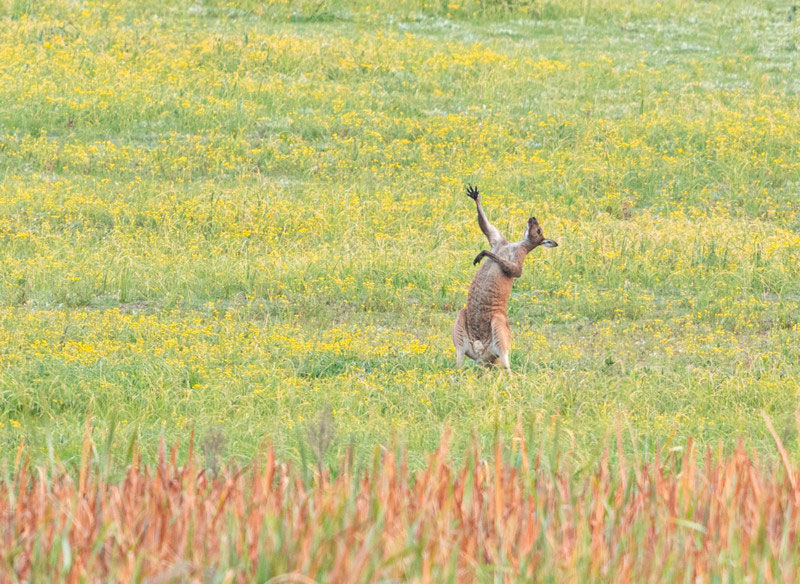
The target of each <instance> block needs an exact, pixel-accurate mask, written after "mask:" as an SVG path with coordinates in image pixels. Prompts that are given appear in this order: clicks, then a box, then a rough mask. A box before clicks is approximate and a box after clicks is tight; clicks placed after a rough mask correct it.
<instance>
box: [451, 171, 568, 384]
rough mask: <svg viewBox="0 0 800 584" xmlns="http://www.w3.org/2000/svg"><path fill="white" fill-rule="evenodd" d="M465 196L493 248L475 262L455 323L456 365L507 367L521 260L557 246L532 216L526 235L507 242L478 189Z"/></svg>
mask: <svg viewBox="0 0 800 584" xmlns="http://www.w3.org/2000/svg"><path fill="white" fill-rule="evenodd" d="M467 196H469V197H470V198H471V199H472V200H474V201H475V206H476V208H477V211H478V225H479V226H480V228H481V231H483V233H484V235H486V238H487V239H488V240H489V245H491V246H492V249H491V251H487V250H483V251H482V252H480V253H479V254H478V255H477V257H476V258H475V260H474V262H473V263H475V264H478V263H480V261H481V260H482V259H483V258H485V257H486V258H489V260H491V261H487V262H486V263H484V264H483V265H482V266H481V267H480V269H479V270H478V273H477V274H475V278H474V279H473V280H472V285H471V286H470V287H469V293H468V294H467V306H466V307H465V308H462V309H461V311H459V313H458V316H457V317H456V322H455V324H454V325H453V344H454V345H455V347H456V365H457V366H458V367H461V364H462V363H463V361H464V355H466V356H467V357H469V358H470V359H474V360H475V361H477V362H478V363H481V364H483V365H492V364H494V363H496V362H497V361H499V362H500V365H501V366H502V367H503V368H505V369H510V368H511V364H510V362H509V360H508V351H509V349H510V348H511V330H510V329H509V327H508V316H507V314H506V309H507V307H508V298H509V296H510V295H511V284H512V283H513V279H514V278H519V277H520V276H521V275H522V262H524V261H525V256H527V255H528V253H530V251H531V250H532V249H534V248H535V247H538V246H540V245H543V246H545V247H556V246H557V245H558V244H557V243H556V242H555V241H553V240H552V239H545V238H544V235H542V228H541V227H540V226H539V222H538V221H537V220H536V217H531V218H530V219H528V224H527V226H526V228H525V235H523V237H522V239H521V240H520V241H517V242H515V243H509V242H508V241H507V240H506V238H505V237H503V235H502V234H501V233H500V231H499V230H498V229H497V227H495V226H494V225H492V224H491V223H489V220H488V219H487V218H486V214H485V213H484V212H483V206H482V205H481V199H480V194H479V193H478V189H476V188H475V187H473V186H472V185H467Z"/></svg>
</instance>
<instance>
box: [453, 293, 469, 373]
mask: <svg viewBox="0 0 800 584" xmlns="http://www.w3.org/2000/svg"><path fill="white" fill-rule="evenodd" d="M464 310H465V309H463V308H462V309H461V310H460V311H459V312H458V315H457V316H456V322H455V323H454V324H453V345H455V348H456V368H457V369H461V365H462V364H463V362H464V353H465V352H466V350H467V327H466V320H467V319H466V315H465V314H464Z"/></svg>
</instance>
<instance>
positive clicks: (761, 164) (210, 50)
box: [0, 1, 800, 465]
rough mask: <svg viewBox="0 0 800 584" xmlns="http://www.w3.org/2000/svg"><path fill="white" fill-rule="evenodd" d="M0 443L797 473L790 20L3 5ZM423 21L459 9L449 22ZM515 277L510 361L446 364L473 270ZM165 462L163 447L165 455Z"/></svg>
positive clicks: (795, 32) (799, 125) (427, 8)
mask: <svg viewBox="0 0 800 584" xmlns="http://www.w3.org/2000/svg"><path fill="white" fill-rule="evenodd" d="M0 6H2V8H0V249H2V262H0V446H1V447H2V455H0V456H2V458H3V459H5V460H8V459H9V458H11V457H13V456H14V453H15V452H16V448H17V446H18V445H19V443H20V441H21V440H22V439H23V438H24V439H25V441H26V443H27V444H28V445H29V447H30V448H29V450H30V452H31V454H32V455H33V456H34V457H38V458H44V457H46V456H48V450H50V451H52V453H53V456H57V457H58V458H62V459H67V460H71V459H74V458H75V457H77V456H78V455H79V453H80V443H81V440H80V436H81V433H82V428H83V424H84V421H85V419H86V418H87V417H91V419H92V420H93V424H94V427H95V428H96V429H97V431H98V432H99V433H100V435H105V432H106V430H107V428H108V426H109V425H110V424H111V423H112V421H116V422H118V423H119V425H120V430H119V431H118V433H117V436H118V444H116V446H115V448H116V450H114V452H116V453H117V454H116V456H119V457H120V458H121V457H123V456H124V449H125V447H126V444H127V440H128V439H129V438H130V436H131V435H133V434H138V435H139V437H140V443H141V444H142V446H143V447H144V448H145V450H146V454H148V455H149V456H152V455H153V454H154V452H155V448H156V444H157V438H158V437H159V436H160V435H162V434H164V435H166V436H167V437H168V439H169V440H181V439H184V438H185V437H186V435H187V434H188V433H189V431H190V430H191V429H192V428H194V429H195V430H196V431H197V433H198V435H199V436H201V437H202V436H205V435H212V434H214V433H216V432H217V431H219V432H221V434H222V436H224V438H223V439H222V441H221V444H222V446H220V447H219V448H222V449H223V450H224V451H225V453H226V454H228V455H232V456H237V457H242V458H248V457H250V456H251V455H252V454H253V453H254V452H256V451H257V450H258V448H259V447H260V444H262V443H263V442H264V441H265V440H269V441H272V442H273V443H274V444H275V446H276V448H277V450H278V453H279V455H280V456H282V457H287V456H288V457H294V458H300V457H301V456H305V455H306V450H307V448H308V446H307V444H306V442H307V440H308V438H307V429H306V428H307V425H308V423H309V420H312V419H314V418H315V417H316V416H317V415H318V413H319V412H320V411H323V410H325V409H326V408H328V407H329V408H331V409H332V411H333V419H334V420H335V424H336V437H335V441H334V446H333V448H331V450H330V451H329V452H328V455H327V456H328V457H329V460H331V461H332V460H336V459H337V455H338V453H340V452H341V451H342V450H343V449H344V448H346V447H347V445H348V444H351V443H352V444H355V445H357V446H363V447H364V452H368V451H370V448H371V447H372V446H374V445H375V444H386V443H388V442H391V441H393V440H397V441H401V442H403V443H405V444H407V445H408V448H409V451H410V458H411V461H412V464H417V465H419V464H421V461H422V460H423V458H424V456H425V455H426V453H427V452H429V451H430V450H431V449H432V448H434V447H435V445H436V444H437V443H438V440H439V436H440V434H441V430H442V428H443V427H445V426H449V427H453V428H454V429H455V438H454V440H455V449H456V451H458V450H459V449H460V448H462V447H463V446H464V445H465V444H467V443H469V442H470V440H472V436H473V435H477V436H478V437H479V439H480V440H481V441H483V442H484V443H487V444H488V443H490V442H491V440H492V437H493V435H494V433H495V432H497V431H500V432H507V431H509V430H510V429H511V428H513V426H514V425H515V424H516V423H517V421H518V419H521V420H522V421H523V423H524V424H525V425H528V426H529V427H533V428H535V429H536V431H537V432H543V433H548V432H555V430H554V428H556V427H558V428H559V430H558V432H559V434H558V435H559V437H560V438H559V439H560V440H562V441H563V442H564V445H565V447H567V448H569V449H571V451H572V452H573V454H574V456H576V457H577V458H578V459H579V460H590V459H594V458H596V456H597V454H598V451H599V448H600V447H601V445H603V444H605V443H606V442H607V438H608V436H609V435H610V433H611V432H612V428H613V427H614V424H615V421H616V420H620V419H621V420H624V421H625V424H626V427H627V429H628V437H627V439H628V441H629V444H628V447H629V448H630V449H632V450H634V449H635V450H636V452H637V453H638V454H640V455H641V456H648V455H649V454H648V453H652V452H653V449H654V448H656V447H662V446H664V445H665V444H666V445H669V444H673V443H682V441H684V440H685V439H686V438H687V437H688V436H690V435H691V436H694V437H695V438H696V439H697V440H698V441H699V442H700V443H701V444H710V445H716V444H717V443H720V442H721V443H722V444H723V445H724V446H725V447H726V448H730V447H732V446H733V444H735V441H736V440H737V439H738V438H739V437H743V438H744V440H745V441H746V443H747V444H748V445H749V446H751V447H753V448H756V449H760V450H763V451H770V452H772V451H773V450H774V448H773V443H772V440H771V438H770V437H769V435H768V434H767V433H766V430H765V428H764V427H763V423H762V422H761V418H760V416H759V415H758V414H759V411H760V410H762V409H763V410H765V411H766V412H768V413H769V415H770V416H771V418H772V419H773V420H774V421H775V423H776V425H777V426H778V429H779V431H781V432H783V437H784V438H785V440H786V443H787V446H789V447H790V448H792V449H794V450H796V449H797V441H796V434H795V432H794V412H795V410H796V409H797V407H798V403H797V401H798V395H797V392H798V388H799V387H800V348H798V346H799V344H798V340H800V324H799V323H800V308H798V301H800V274H799V272H798V269H797V266H798V264H800V214H798V208H799V207H798V203H799V202H800V201H798V195H797V188H798V184H800V148H798V142H797V136H798V135H800V107H798V106H800V99H798V90H799V89H800V86H798V83H797V78H798V70H797V43H798V41H799V39H800V30H799V29H798V25H797V23H796V22H794V21H789V20H788V18H787V16H788V10H789V4H787V3H783V2H767V3H765V4H763V5H761V6H759V7H752V6H749V5H748V4H747V3H738V2H733V3H724V4H717V3H713V2H701V3H697V4H692V3H688V2H686V3H684V2H664V3H659V4H651V3H646V2H627V3H624V4H623V3H620V4H615V3H613V2H591V3H588V2H587V3H575V4H574V5H573V3H566V2H564V3H561V2H541V3H530V4H528V3H517V2H510V3H505V4H500V3H497V4H496V3H490V2H465V3H461V4H458V3H451V5H450V6H448V5H447V4H442V3H430V4H425V3H422V2H419V3H402V4H397V5H395V4H390V3H382V2H379V3H375V4H372V5H369V6H368V5H367V4H366V3H352V4H343V3H337V2H332V1H331V2H322V3H320V4H317V3H312V2H309V3H301V4H296V5H293V6H289V5H286V4H260V3H252V4H246V3H245V4H242V5H228V4H225V5H223V4H214V3H200V2H198V3H196V4H189V3H168V4H161V3H114V4H94V3H87V4H85V5H77V4H76V5H73V4H68V3H59V2H53V3H46V4H42V5H39V4H38V3H37V4H33V3H26V2H4V3H2V4H0ZM453 6H457V7H455V8H453ZM468 181H469V182H473V183H477V184H478V186H479V187H480V188H481V190H482V192H483V193H484V203H485V206H486V209H487V213H488V214H489V216H490V218H491V219H492V220H493V221H494V222H495V223H496V224H497V225H498V226H499V227H500V228H501V230H503V231H504V232H506V233H507V234H508V235H509V236H510V237H514V238H516V237H519V236H521V233H522V230H523V229H524V225H525V220H526V218H527V217H528V216H529V215H531V214H535V215H536V216H537V217H538V218H539V220H540V222H541V223H542V225H543V228H544V231H545V234H546V235H547V236H548V237H553V238H554V239H556V240H558V241H559V243H560V247H558V248H557V249H553V250H537V251H536V252H534V254H533V255H532V256H531V257H529V259H528V260H527V263H526V266H525V271H524V273H523V276H522V278H520V279H519V280H518V281H517V282H516V283H515V287H514V293H513V295H512V299H511V303H510V306H509V318H510V320H511V322H512V343H513V348H512V355H511V361H512V367H513V369H514V370H515V374H514V375H513V376H512V377H506V376H504V375H502V374H501V373H500V372H498V371H488V372H487V371H483V370H482V369H479V368H477V367H474V366H471V364H470V366H468V367H466V368H465V369H464V370H463V371H455V370H454V351H453V349H452V347H451V341H450V327H451V325H452V321H453V319H454V316H455V312H456V311H457V310H458V309H459V308H460V307H461V306H462V305H463V303H464V300H465V297H466V291H467V288H468V286H469V282H470V280H471V278H472V276H473V274H474V271H475V269H474V267H473V266H472V263H471V260H472V258H473V257H474V255H475V253H476V252H477V251H479V250H480V249H481V248H482V247H485V246H486V243H485V241H484V240H483V238H482V236H481V234H480V231H479V229H478V227H477V225H476V222H475V218H474V214H473V209H472V206H471V205H470V203H471V202H470V201H469V200H468V199H467V198H466V196H464V194H463V190H462V187H463V184H464V183H465V182H468ZM184 442H185V441H184Z"/></svg>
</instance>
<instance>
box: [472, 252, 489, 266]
mask: <svg viewBox="0 0 800 584" xmlns="http://www.w3.org/2000/svg"><path fill="white" fill-rule="evenodd" d="M485 257H486V250H483V251H482V252H481V253H479V254H478V255H476V256H475V259H474V260H472V265H473V266H474V265H477V264H479V263H480V261H481V260H482V259H483V258H485Z"/></svg>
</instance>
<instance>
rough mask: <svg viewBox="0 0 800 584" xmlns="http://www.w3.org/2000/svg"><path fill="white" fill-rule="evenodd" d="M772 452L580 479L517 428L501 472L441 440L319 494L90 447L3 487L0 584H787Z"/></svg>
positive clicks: (280, 477) (788, 518) (793, 523)
mask: <svg viewBox="0 0 800 584" xmlns="http://www.w3.org/2000/svg"><path fill="white" fill-rule="evenodd" d="M88 443H89V442H88V441H87V444H88ZM776 443H777V444H778V448H779V450H781V452H780V454H781V460H782V465H781V466H782V467H784V466H785V468H781V467H777V468H768V469H766V470H765V467H763V466H762V465H761V463H759V461H757V460H755V459H754V458H753V457H752V456H751V455H749V454H748V453H747V452H746V451H745V449H744V447H743V446H742V445H741V444H740V445H739V447H738V448H737V449H736V451H735V452H734V453H732V455H730V456H728V457H723V458H720V457H719V456H715V455H713V454H712V453H711V451H710V450H708V451H707V452H706V454H705V457H704V461H703V463H702V464H698V462H697V448H696V447H695V445H694V444H693V443H692V442H691V441H689V443H688V444H687V445H686V447H685V448H684V450H683V456H682V458H680V459H678V458H674V457H667V458H668V459H667V460H663V461H662V460H661V459H660V457H657V458H656V461H655V462H654V463H652V464H640V465H638V466H637V465H635V464H634V463H633V462H632V461H631V460H626V459H625V458H624V456H623V452H622V440H621V438H620V437H619V436H618V437H617V450H618V451H617V453H616V456H612V455H611V453H610V452H609V451H606V452H605V453H604V455H603V456H602V458H601V460H600V461H599V462H598V463H597V465H596V468H595V469H594V470H593V471H592V472H586V473H583V474H580V475H574V476H573V475H571V474H570V472H569V470H568V469H567V468H566V467H567V466H568V465H566V464H564V463H563V461H561V462H559V464H551V465H544V464H542V458H541V457H542V455H541V453H540V454H539V455H535V456H534V457H533V459H531V458H530V457H529V455H528V448H527V445H526V444H525V440H524V437H523V436H522V433H521V432H520V431H517V432H516V433H515V437H514V455H513V456H512V457H509V456H507V454H508V451H507V450H505V449H503V447H502V445H501V444H500V443H499V442H498V443H497V447H496V453H495V460H494V464H489V463H487V461H486V460H483V459H481V457H480V455H479V453H478V452H477V451H474V452H473V453H472V454H471V455H470V456H468V457H467V459H466V460H465V461H464V463H463V464H462V465H460V466H458V467H456V466H453V465H452V464H450V463H449V462H448V461H449V460H450V457H449V452H448V440H447V435H445V436H443V438H442V442H441V445H440V447H439V449H438V450H437V451H436V452H434V453H433V454H432V455H431V457H430V460H429V463H428V465H427V467H426V468H425V469H423V470H422V471H421V472H419V473H417V474H416V475H415V476H413V477H412V476H411V475H410V473H409V471H408V468H407V466H406V462H405V460H404V459H403V458H400V459H398V458H397V457H396V456H395V454H393V453H391V452H379V453H376V457H375V464H374V466H373V468H372V470H371V471H368V472H366V473H363V474H361V475H360V476H359V475H357V473H355V472H354V471H353V469H352V464H351V463H350V462H349V461H345V463H344V464H343V465H342V467H341V469H342V470H341V472H340V473H339V474H338V476H336V477H332V476H331V475H330V474H329V473H328V472H323V473H321V474H319V475H318V476H317V477H316V479H315V480H314V482H313V483H312V484H308V483H306V482H305V481H304V480H302V478H301V473H300V472H299V471H298V470H297V469H296V468H295V467H293V466H292V465H289V464H284V463H279V462H278V461H276V459H275V456H274V453H273V451H272V450H271V449H268V450H267V451H266V452H265V453H264V455H263V457H262V458H261V459H259V460H257V461H254V462H253V463H252V464H251V465H249V466H248V467H246V468H240V467H238V466H236V465H235V464H230V465H228V466H224V467H223V468H221V469H220V471H219V472H218V473H216V474H214V475H213V476H212V475H211V474H210V473H207V472H206V471H205V470H204V469H202V468H200V466H199V465H198V461H197V459H196V456H195V455H194V453H193V450H192V448H190V453H189V456H188V460H187V461H186V463H185V464H184V465H182V466H180V465H178V463H177V449H175V448H173V449H172V450H171V451H170V452H169V453H167V449H166V448H165V446H164V444H163V443H162V445H161V448H160V450H159V456H158V461H157V463H156V464H155V466H153V467H149V466H146V465H143V464H141V462H140V460H139V457H138V455H134V458H133V462H132V463H131V465H130V466H129V468H128V469H127V471H126V473H125V476H124V478H123V479H121V480H120V481H118V482H109V481H107V480H106V479H105V478H103V477H104V475H103V473H100V472H97V470H96V468H95V466H96V465H94V464H91V462H90V461H91V460H92V456H91V453H90V451H89V450H90V448H88V447H87V448H85V449H84V450H85V452H84V460H83V462H82V463H81V465H80V467H79V469H78V470H79V472H78V473H77V474H78V481H77V483H76V481H75V480H74V479H73V476H72V474H70V473H66V472H64V471H63V469H62V470H58V469H53V468H50V469H47V468H39V469H36V470H32V469H31V468H29V465H28V464H27V463H26V462H25V460H24V456H22V455H21V456H20V457H18V463H17V468H16V469H15V471H14V473H13V475H12V477H11V478H10V479H7V480H6V481H4V482H2V483H0V583H2V584H5V583H11V582H17V581H65V582H70V583H72V582H106V581H109V580H115V581H122V582H132V581H147V582H205V581H209V580H213V579H215V578H216V579H218V580H219V581H229V582H254V581H261V582H264V581H267V580H269V579H270V578H276V577H279V580H273V581H282V582H290V581H291V582H310V581H319V582H322V581H325V582H368V581H380V580H387V579H402V580H404V581H406V580H409V581H419V582H436V581H441V580H443V579H450V578H452V579H454V580H455V581H458V582H473V581H477V580H481V579H484V578H485V577H488V576H490V575H491V576H495V577H497V578H499V579H500V580H503V581H507V582H512V581H522V580H525V581H540V580H546V579H548V578H549V577H550V576H552V577H555V578H557V579H558V580H559V581H567V582H582V581H587V580H591V581H608V582H672V581H676V580H681V581H687V580H690V581H692V582H707V581H710V580H711V578H712V576H719V577H721V578H722V579H723V580H724V581H728V580H729V579H730V580H731V581H745V580H747V579H748V578H751V577H752V578H755V577H756V576H758V578H760V580H759V581H782V582H786V581H797V578H798V576H800V571H799V570H798V565H800V562H798V552H797V549H798V545H799V544H800V541H799V540H798V528H799V527H800V519H798V511H797V509H798V506H797V504H796V494H797V490H796V488H795V485H794V477H795V476H798V471H799V470H800V469H796V468H794V469H793V468H792V466H791V463H790V460H789V458H788V454H786V452H785V449H783V445H782V444H780V442H779V441H778V440H776ZM508 460H514V461H515V462H513V463H511V462H508ZM552 468H555V469H558V470H556V471H553V470H550V469H552ZM753 581H755V580H753Z"/></svg>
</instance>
